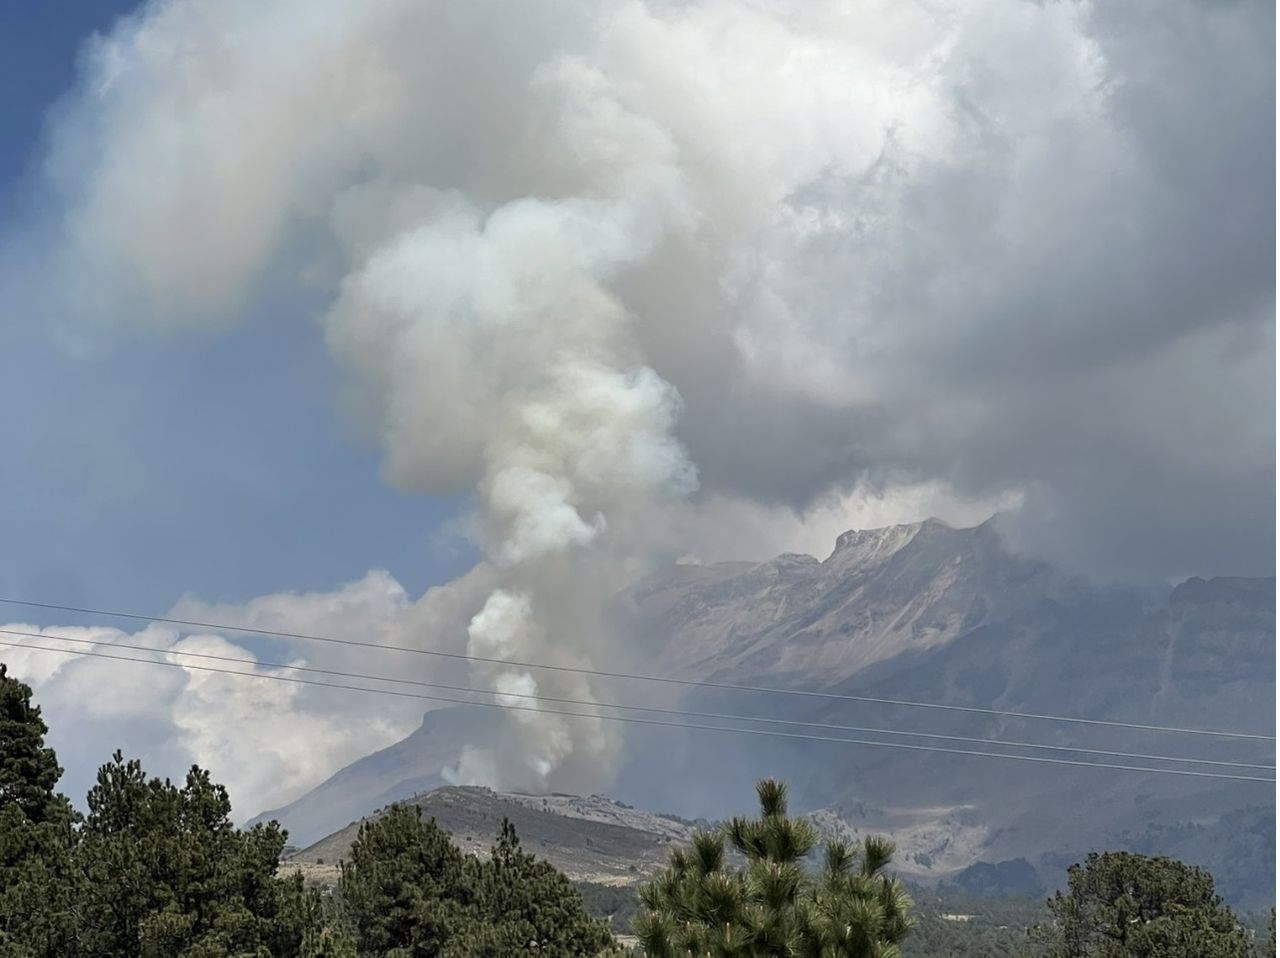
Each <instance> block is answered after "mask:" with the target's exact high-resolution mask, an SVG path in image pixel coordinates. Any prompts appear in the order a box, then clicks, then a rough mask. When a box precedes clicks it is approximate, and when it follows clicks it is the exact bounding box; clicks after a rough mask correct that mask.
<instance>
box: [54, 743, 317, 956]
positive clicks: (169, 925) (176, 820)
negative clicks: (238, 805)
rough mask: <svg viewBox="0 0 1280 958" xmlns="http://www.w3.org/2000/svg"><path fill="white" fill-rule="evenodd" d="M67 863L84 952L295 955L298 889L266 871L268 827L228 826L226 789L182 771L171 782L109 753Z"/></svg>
mask: <svg viewBox="0 0 1280 958" xmlns="http://www.w3.org/2000/svg"><path fill="white" fill-rule="evenodd" d="M88 806H89V814H88V817H87V818H86V820H85V823H84V827H83V828H82V830H81V834H80V842H79V847H78V849H77V861H78V865H79V869H80V871H81V873H82V874H83V876H84V879H85V887H84V890H83V898H82V903H81V917H82V928H81V932H80V936H79V938H80V941H81V942H82V944H83V946H84V950H85V953H86V954H89V955H93V956H95V958H99V956H100V958H220V956H231V955H235V956H248V955H254V956H258V955H263V956H268V955H276V954H294V953H296V952H297V949H298V947H299V943H300V940H301V938H302V931H303V929H302V928H301V926H300V925H299V922H300V920H301V919H302V918H303V915H302V913H301V912H300V911H299V909H298V908H297V907H292V908H291V907H290V905H291V895H294V894H297V893H298V890H297V889H296V888H295V889H292V890H291V889H290V887H289V885H288V883H286V882H284V881H282V880H280V879H278V878H277V877H276V867H277V863H278V861H279V857H280V850H281V849H282V848H283V847H284V834H283V832H282V831H281V830H280V828H279V826H277V825H275V824H274V823H272V824H271V825H259V826H256V827H254V828H252V829H249V830H248V831H240V830H237V829H236V828H235V827H234V826H233V825H232V824H231V820H230V812H231V801H230V799H229V798H228V796H227V792H226V789H225V788H223V787H222V786H221V785H217V784H214V783H213V782H212V781H210V779H209V774H208V773H207V772H205V771H203V770H202V769H199V768H192V769H191V771H190V772H189V773H188V774H187V778H186V781H185V783H184V784H183V786H182V787H178V786H176V785H174V784H173V783H171V782H169V781H168V780H164V781H161V780H160V779H158V778H151V779H148V778H147V776H146V775H145V773H144V772H143V770H142V766H141V765H140V764H139V763H138V762H137V761H128V762H126V761H125V760H124V758H123V757H122V756H121V755H120V753H118V752H117V753H116V754H115V756H114V757H113V758H112V760H111V761H110V762H109V763H107V764H106V765H104V766H103V767H102V768H101V769H100V770H99V772H98V779H97V784H96V785H95V786H94V787H93V789H92V790H91V791H90V792H89V797H88Z"/></svg>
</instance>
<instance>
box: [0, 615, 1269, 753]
mask: <svg viewBox="0 0 1280 958" xmlns="http://www.w3.org/2000/svg"><path fill="white" fill-rule="evenodd" d="M0 604H5V605H20V606H26V607H28V608H34V609H50V610H54V611H59V612H75V613H79V614H82V615H100V616H107V617H108V618H116V619H132V620H136V621H141V622H164V623H166V624H169V625H181V626H190V627H193V628H199V629H213V630H215V631H222V632H242V633H245V634H249V635H261V636H265V637H268V638H277V639H297V640H299V641H302V642H326V643H330V644H333V645H347V646H354V647H357V648H366V649H377V650H382V651H386V652H406V653H411V654H413V655H430V656H438V657H440V658H447V659H457V660H461V661H465V662H487V663H490V664H493V665H509V666H514V667H516V668H521V669H542V670H545V671H550V672H570V673H574V674H577V675H591V676H596V677H598V678H609V679H626V680H629V681H636V682H659V683H663V684H666V685H679V686H684V687H686V688H709V689H725V690H730V691H737V692H760V693H766V694H770V695H799V696H806V697H811V698H823V699H834V700H840V701H847V702H868V703H872V704H877V705H898V706H903V707H907V708H922V709H937V710H942V711H948V712H968V713H976V714H980V715H998V716H1002V717H1005V718H1020V719H1032V720H1036V721H1042V722H1071V723H1075V724H1080V725H1099V726H1105V727H1108V728H1125V729H1135V730H1138V731H1144V732H1170V733H1176V734H1182V735H1209V736H1215V737H1219V738H1242V739H1256V740H1259V741H1265V742H1274V741H1275V736H1274V735H1259V734H1256V733H1252V732H1228V731H1222V730H1218V729H1203V728H1177V727H1173V726H1168V725H1142V724H1139V723H1136V722H1114V721H1107V720H1104V719H1087V718H1076V717H1073V716H1068V715H1046V714H1040V713H1035V712H1013V711H1009V710H1007V709H986V708H978V707H977V706H971V705H943V704H941V703H938V702H913V701H908V700H904V699H886V698H875V697H872V696H868V695H849V694H844V693H839V692H819V691H817V690H815V689H784V688H771V687H769V686H760V685H739V684H735V683H730V682H711V681H706V680H699V679H678V678H669V677H666V676H660V675H644V674H639V673H633V672H609V671H604V670H602V669H587V668H580V667H574V666H568V665H550V664H547V663H541V662H521V661H519V660H516V659H499V658H490V657H487V656H483V655H466V654H464V653H462V652H445V651H442V650H440V649H417V648H413V647H412V646H406V645H379V644H377V643H375V642H361V641H359V640H356V639H340V638H337V637H334V636H325V635H309V634H307V633H304V632H285V631H282V630H278V629H257V628H251V627H248V626H239V625H228V624H226V623H217V622H200V621H197V620H193V619H176V618H171V617H166V616H160V615H141V614H139V613H136V612H112V611H109V610H107V609H89V608H83V607H80V606H73V605H58V604H55V603H52V602H31V601H27V600H24V599H11V598H4V597H0Z"/></svg>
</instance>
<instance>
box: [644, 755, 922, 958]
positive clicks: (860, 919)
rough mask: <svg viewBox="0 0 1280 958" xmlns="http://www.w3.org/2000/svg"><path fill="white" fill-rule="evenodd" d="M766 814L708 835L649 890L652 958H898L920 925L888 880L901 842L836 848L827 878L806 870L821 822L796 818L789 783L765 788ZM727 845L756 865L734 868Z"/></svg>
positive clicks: (647, 933) (826, 863)
mask: <svg viewBox="0 0 1280 958" xmlns="http://www.w3.org/2000/svg"><path fill="white" fill-rule="evenodd" d="M756 791H757V795H758V797H759V800H760V817H759V818H756V819H745V818H735V819H733V820H732V821H731V822H730V823H729V824H728V826H726V827H725V828H724V829H722V830H721V831H720V832H717V833H712V832H699V833H697V834H696V835H695V837H694V840H693V844H692V846H691V847H690V848H688V849H680V850H677V851H676V852H675V853H673V854H672V856H671V864H670V866H669V867H668V868H667V869H666V870H665V871H664V872H663V873H662V874H660V875H659V876H658V877H657V878H655V879H654V880H653V882H651V883H650V884H649V885H647V886H646V887H645V888H644V890H643V891H642V892H641V900H642V901H643V903H644V905H645V909H646V910H645V911H644V912H643V913H642V914H641V915H640V916H638V917H637V919H636V921H635V923H634V924H635V930H636V934H637V936H638V937H639V939H640V942H641V944H642V946H643V947H644V949H645V951H646V953H647V954H648V955H650V956H651V958H676V956H686V955H694V956H710V958H840V956H848V958H873V956H874V958H893V956H896V955H898V954H899V953H900V952H899V949H898V943H899V942H900V941H902V939H903V938H904V937H905V936H906V934H907V931H908V930H909V929H910V927H911V919H910V916H909V909H910V901H909V899H908V898H907V896H906V893H905V892H904V891H903V889H902V886H901V884H900V883H899V882H898V881H897V880H896V879H892V878H889V877H888V876H887V875H886V874H885V869H886V867H887V866H888V864H889V862H890V859H891V858H892V855H893V844H892V843H891V842H889V841H888V840H887V839H883V838H868V839H867V840H866V841H865V842H864V843H863V845H862V847H861V848H860V849H857V850H856V851H855V849H854V848H852V847H850V846H848V845H846V844H844V843H841V842H831V843H828V844H827V846H826V847H825V848H824V849H823V854H822V864H821V868H820V870H819V871H818V873H817V874H810V873H809V872H807V871H806V870H805V868H804V861H805V859H806V857H807V856H808V855H809V854H810V852H812V851H813V850H814V847H815V846H816V844H817V835H816V832H815V831H814V829H813V826H812V825H810V824H809V823H808V822H806V821H804V820H803V819H799V818H790V817H788V815H787V801H786V787H785V786H784V785H783V784H782V783H781V782H778V781H775V780H772V779H767V780H765V781H762V782H761V783H760V784H759V785H758V786H757V789H756ZM726 839H727V840H728V841H729V842H730V843H731V844H732V845H733V847H734V848H735V849H736V850H737V851H738V852H739V853H741V854H742V855H743V856H744V858H745V859H746V864H745V866H743V867H741V868H737V869H731V868H729V867H727V865H726V848H725V841H726Z"/></svg>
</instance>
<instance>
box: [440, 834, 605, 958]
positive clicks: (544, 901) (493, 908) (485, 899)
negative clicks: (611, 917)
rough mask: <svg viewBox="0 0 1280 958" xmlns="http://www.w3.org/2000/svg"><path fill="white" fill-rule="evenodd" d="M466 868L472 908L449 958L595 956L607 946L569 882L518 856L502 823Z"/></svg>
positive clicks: (529, 858) (515, 842) (529, 857)
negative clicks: (485, 854)
mask: <svg viewBox="0 0 1280 958" xmlns="http://www.w3.org/2000/svg"><path fill="white" fill-rule="evenodd" d="M468 865H469V868H468V875H469V878H470V886H471V889H472V896H473V903H474V908H473V912H472V920H471V921H470V923H469V928H470V929H471V930H470V931H469V932H468V933H467V934H465V935H461V936H459V939H458V941H457V942H456V943H455V944H453V946H452V947H451V949H450V951H449V952H448V953H449V954H450V955H457V956H458V958H463V956H467V958H526V956H527V958H534V956H538V955H548V954H552V955H564V956H566V958H568V956H575V955H584V956H587V955H596V954H598V953H599V952H601V951H602V950H603V949H605V948H608V947H610V946H611V945H612V944H613V936H612V935H611V934H610V933H609V930H608V926H607V925H606V924H605V923H604V922H601V921H598V920H596V919H594V918H592V917H591V916H590V915H588V914H587V911H586V908H585V907H584V906H583V903H582V896H581V895H579V894H578V891H577V889H575V888H574V887H573V886H572V885H571V884H570V883H569V880H568V879H567V878H565V877H564V875H562V874H560V872H558V871H556V869H555V868H553V867H552V866H551V865H550V864H548V863H547V862H545V861H539V860H538V859H536V858H535V857H534V856H532V855H529V854H526V853H525V852H523V851H521V850H520V839H519V838H518V837H517V835H516V830H515V828H514V826H512V824H511V823H510V822H509V821H507V820H506V819H503V821H502V831H501V834H500V835H499V837H498V841H497V843H496V844H495V845H494V846H493V849H492V851H491V853H490V855H489V858H488V859H487V860H484V861H479V860H477V859H474V858H473V859H470V860H469V862H468Z"/></svg>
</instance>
